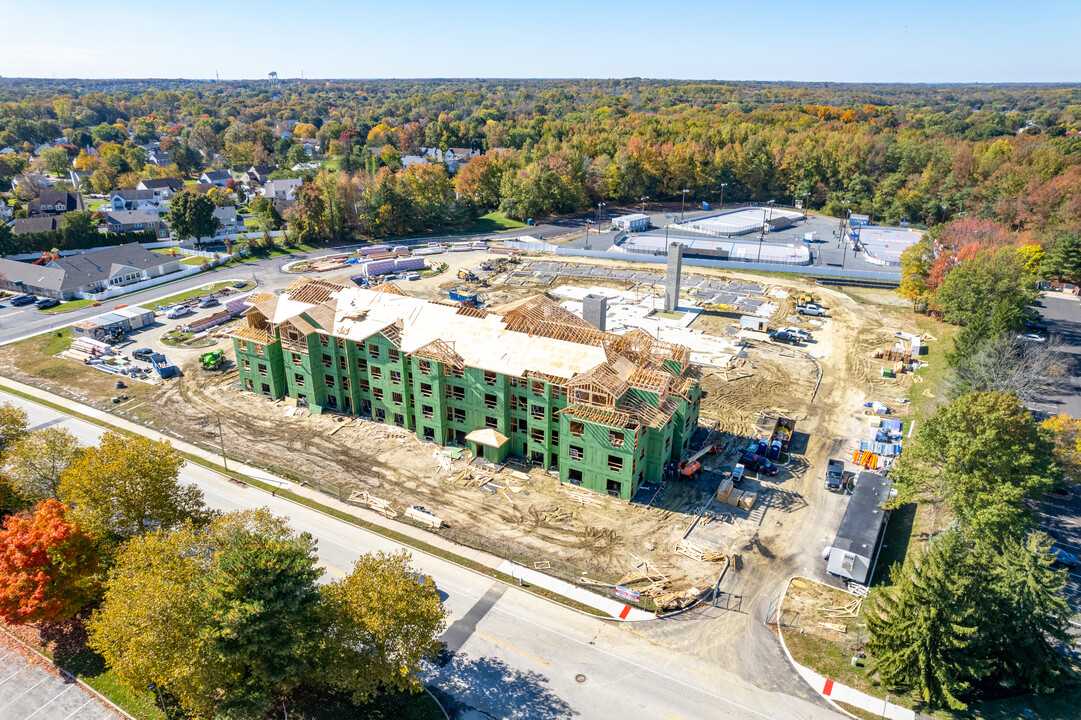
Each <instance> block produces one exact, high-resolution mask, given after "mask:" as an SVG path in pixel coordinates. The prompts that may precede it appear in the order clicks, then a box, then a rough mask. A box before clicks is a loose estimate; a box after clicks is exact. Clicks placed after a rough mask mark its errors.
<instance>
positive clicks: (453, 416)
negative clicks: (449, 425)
mask: <svg viewBox="0 0 1081 720" xmlns="http://www.w3.org/2000/svg"><path fill="white" fill-rule="evenodd" d="M447 420H453V421H454V422H460V423H464V422H465V410H462V409H461V408H447Z"/></svg>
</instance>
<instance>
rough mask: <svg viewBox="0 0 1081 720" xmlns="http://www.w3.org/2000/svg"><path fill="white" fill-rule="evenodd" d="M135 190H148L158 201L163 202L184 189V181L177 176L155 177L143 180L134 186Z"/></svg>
mask: <svg viewBox="0 0 1081 720" xmlns="http://www.w3.org/2000/svg"><path fill="white" fill-rule="evenodd" d="M135 189H136V190H150V191H152V192H153V193H154V195H155V196H156V197H157V199H158V202H159V203H163V202H165V201H166V200H168V199H169V198H171V197H172V196H173V195H176V194H177V193H178V192H180V191H181V190H183V189H184V181H183V180H178V179H177V178H156V179H154V180H143V181H141V182H140V183H139V184H138V185H136V186H135Z"/></svg>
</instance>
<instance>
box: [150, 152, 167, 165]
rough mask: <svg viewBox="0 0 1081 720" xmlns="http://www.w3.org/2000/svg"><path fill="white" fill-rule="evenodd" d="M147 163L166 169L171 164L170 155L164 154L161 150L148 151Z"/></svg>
mask: <svg viewBox="0 0 1081 720" xmlns="http://www.w3.org/2000/svg"><path fill="white" fill-rule="evenodd" d="M146 161H147V162H148V163H150V164H151V165H157V166H158V167H165V166H166V165H168V164H169V163H170V162H172V161H171V160H170V159H169V153H167V152H162V151H161V150H148V151H147V153H146Z"/></svg>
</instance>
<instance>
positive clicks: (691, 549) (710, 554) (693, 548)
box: [676, 540, 728, 562]
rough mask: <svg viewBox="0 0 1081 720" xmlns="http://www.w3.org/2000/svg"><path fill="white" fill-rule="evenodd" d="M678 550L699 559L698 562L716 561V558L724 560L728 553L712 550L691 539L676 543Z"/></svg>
mask: <svg viewBox="0 0 1081 720" xmlns="http://www.w3.org/2000/svg"><path fill="white" fill-rule="evenodd" d="M676 552H677V553H678V554H680V555H682V556H684V557H689V558H690V559H691V560H697V561H698V562H714V561H716V560H724V559H725V558H726V557H728V556H727V555H725V554H724V553H723V552H721V551H719V550H710V549H709V548H706V547H703V546H702V545H699V544H697V543H693V542H691V541H690V540H680V541H679V543H678V544H677V545H676Z"/></svg>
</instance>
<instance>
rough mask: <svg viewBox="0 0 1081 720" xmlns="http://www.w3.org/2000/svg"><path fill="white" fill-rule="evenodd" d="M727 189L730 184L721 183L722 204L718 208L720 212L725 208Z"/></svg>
mask: <svg viewBox="0 0 1081 720" xmlns="http://www.w3.org/2000/svg"><path fill="white" fill-rule="evenodd" d="M726 187H728V183H721V204H720V205H718V206H717V209H718V210H720V209H722V208H724V189H725V188H726Z"/></svg>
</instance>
